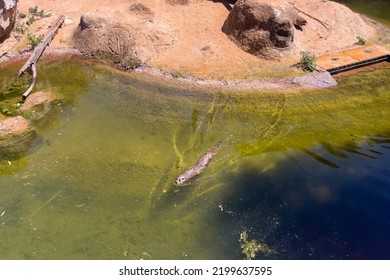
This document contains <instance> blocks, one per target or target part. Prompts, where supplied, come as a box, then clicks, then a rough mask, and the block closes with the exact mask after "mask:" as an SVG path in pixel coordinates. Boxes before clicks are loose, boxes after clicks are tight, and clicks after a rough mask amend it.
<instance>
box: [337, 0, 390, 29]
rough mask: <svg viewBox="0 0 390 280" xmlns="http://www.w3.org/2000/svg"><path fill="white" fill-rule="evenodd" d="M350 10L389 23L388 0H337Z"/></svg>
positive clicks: (389, 5) (389, 6)
mask: <svg viewBox="0 0 390 280" xmlns="http://www.w3.org/2000/svg"><path fill="white" fill-rule="evenodd" d="M335 2H339V3H341V4H345V5H347V6H348V7H349V8H351V9H352V10H354V11H356V12H358V13H362V14H365V15H367V16H369V17H371V18H373V19H376V20H379V21H381V22H383V23H385V24H387V25H390V1H388V0H337V1H335Z"/></svg>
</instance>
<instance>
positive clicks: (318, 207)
mask: <svg viewBox="0 0 390 280" xmlns="http://www.w3.org/2000/svg"><path fill="white" fill-rule="evenodd" d="M382 139H383V138H382ZM368 141H371V140H368ZM378 142H381V141H378ZM386 142H387V143H389V141H388V139H387V140H386ZM380 144H383V143H380ZM371 145H372V144H371ZM348 147H349V146H348ZM374 148H375V150H378V151H379V152H381V151H382V150H383V148H381V147H380V146H379V145H375V147H374ZM364 149H365V148H361V149H360V150H364ZM346 151H349V148H348V149H347V150H346ZM344 154H346V152H344V151H342V155H344ZM292 157H294V158H295V160H296V161H298V162H299V163H300V165H302V166H306V167H310V166H311V167H312V168H311V169H309V168H308V170H311V171H310V173H309V176H305V175H304V174H303V173H302V172H301V171H299V168H298V166H296V165H295V163H294V161H291V160H288V158H287V159H286V160H284V161H282V162H279V163H278V164H277V167H275V168H274V169H271V170H269V171H266V172H260V171H259V169H258V168H256V167H254V166H252V165H250V166H249V165H247V166H241V168H240V169H239V170H238V171H237V172H235V173H233V174H230V175H228V176H225V178H224V187H223V188H224V191H223V197H222V198H221V200H222V203H221V204H222V205H223V211H221V212H220V214H219V215H217V217H216V219H217V222H215V221H214V225H215V226H216V227H217V228H219V229H220V234H221V239H226V247H228V246H235V247H236V248H237V254H236V255H234V256H233V255H229V257H231V258H237V259H240V258H241V259H242V258H243V255H242V254H241V252H240V244H239V241H238V239H239V234H240V232H242V231H243V230H247V231H248V234H249V239H257V240H259V241H262V242H265V243H266V244H267V245H268V246H269V247H271V248H272V249H273V250H275V251H276V252H275V253H274V254H271V255H268V256H265V255H258V256H257V258H258V259H389V258H390V242H389V236H390V216H389V215H388V213H389V212H390V188H389V186H390V184H389V183H390V179H389V176H388V173H387V172H386V170H387V171H389V169H388V167H387V166H389V163H390V155H389V154H388V153H387V154H385V153H383V156H380V157H378V158H374V157H367V156H366V152H365V151H364V152H361V151H359V150H358V149H355V148H354V149H352V150H351V152H350V153H348V158H344V157H343V156H342V157H341V158H340V161H339V162H338V165H339V168H336V169H335V168H333V167H334V166H331V165H329V164H326V165H325V166H323V165H321V164H315V163H313V158H311V157H307V153H302V152H297V153H294V154H293V155H292ZM319 162H321V163H323V162H322V160H320V161H319ZM317 165H318V167H316V166H317ZM361 166H371V167H370V168H372V169H373V170H375V172H373V173H370V172H369V170H361V171H360V168H361ZM378 169H381V170H378ZM355 172H357V174H355ZM359 172H360V173H359ZM377 172H379V173H383V174H384V175H383V176H378V175H377ZM385 174H387V175H385ZM227 254H228V253H227Z"/></svg>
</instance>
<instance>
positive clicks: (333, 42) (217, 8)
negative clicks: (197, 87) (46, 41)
mask: <svg viewBox="0 0 390 280" xmlns="http://www.w3.org/2000/svg"><path fill="white" fill-rule="evenodd" d="M268 2H269V1H268ZM273 2H275V3H276V2H278V3H279V4H280V3H281V5H285V4H286V3H289V2H291V3H293V5H294V7H295V8H296V9H298V10H297V12H298V14H299V15H300V16H301V17H302V18H304V19H305V20H306V21H307V24H306V25H305V26H303V27H302V29H301V30H295V32H294V36H295V37H294V42H293V46H292V48H291V49H290V50H289V51H288V52H285V53H284V54H283V56H282V57H281V58H279V59H277V60H269V59H264V58H263V57H258V56H255V55H251V54H249V53H247V52H245V51H244V50H243V49H242V48H240V47H239V46H238V45H237V44H236V43H235V42H233V41H232V40H231V39H230V38H229V36H228V35H227V34H225V33H224V32H223V31H222V27H223V25H224V23H225V21H226V19H227V17H228V15H229V12H230V10H231V9H232V7H233V5H232V4H229V3H228V2H226V1H216V0H215V1H209V0H188V1H173V0H171V1H168V0H166V1H165V0H148V1H146V0H112V1H109V2H108V1H103V0H93V1H89V0H88V1H86V0H77V1H76V0H68V1H58V0H51V1H46V0H37V1H34V5H37V6H38V11H40V10H43V11H44V14H45V15H51V16H50V17H49V16H48V17H43V18H40V17H35V21H34V22H33V23H32V24H30V25H29V26H28V30H27V31H25V32H24V34H21V33H20V32H19V33H18V32H17V31H14V32H13V34H12V36H11V37H10V38H9V39H7V40H6V41H5V42H4V43H3V44H2V45H1V46H0V56H1V55H3V54H4V53H6V52H7V51H10V50H14V51H21V50H25V49H28V47H29V46H28V39H27V37H28V34H34V35H36V36H38V35H39V34H43V33H44V32H45V31H46V30H47V28H48V27H49V26H50V24H51V22H52V21H54V20H55V18H56V15H59V14H63V15H65V16H66V20H65V24H64V25H63V27H62V28H61V29H60V30H59V32H58V34H57V36H56V38H55V39H54V41H53V42H52V44H51V48H74V47H75V45H76V46H79V47H78V48H79V49H80V48H82V47H81V46H80V41H78V44H77V40H80V39H81V44H83V43H84V42H85V44H84V45H85V46H87V47H88V48H90V53H92V54H96V51H95V50H94V48H102V47H101V46H106V47H107V50H109V51H112V53H115V54H116V53H119V52H121V51H122V52H123V53H130V52H132V53H133V54H134V55H136V56H137V58H139V60H140V62H141V64H147V65H148V66H150V67H151V68H152V69H158V71H157V72H159V73H163V75H164V73H170V74H171V75H172V76H174V77H177V78H180V79H182V80H184V79H185V78H184V77H185V76H191V77H194V78H196V81H197V82H196V83H198V84H202V81H205V80H208V81H209V82H208V83H209V84H216V85H218V84H222V85H223V84H227V83H228V84H229V83H230V84H236V85H238V84H239V83H240V81H239V80H241V79H249V80H251V79H252V80H253V79H258V78H264V77H267V78H268V79H267V80H262V81H261V82H259V81H257V82H249V84H250V86H249V87H251V86H252V85H253V84H256V83H268V82H269V86H268V85H266V86H265V87H266V88H268V87H271V88H272V87H274V85H273V84H274V83H275V81H274V80H273V78H280V77H286V76H290V77H291V76H296V75H301V74H302V73H301V71H300V70H298V69H296V68H293V67H291V65H292V64H294V63H296V62H297V61H298V60H299V58H300V55H299V53H300V52H301V51H309V52H311V53H313V54H315V55H320V54H324V53H327V52H330V51H335V50H338V49H343V48H348V47H351V46H353V44H354V43H355V41H356V37H357V36H362V37H364V38H365V39H366V40H367V41H368V42H374V43H375V42H376V41H377V38H378V34H377V32H378V28H377V27H376V26H374V24H367V23H366V22H365V21H363V20H362V19H361V17H360V16H359V15H357V14H355V13H353V12H352V11H350V10H349V9H348V8H346V7H345V6H343V5H340V4H337V3H334V2H332V1H314V0H295V1H281V0H278V1H273ZM31 5H32V4H31V1H27V0H20V1H19V4H18V10H19V12H21V13H23V14H25V15H27V16H26V18H25V19H21V20H20V24H24V23H25V22H26V21H27V20H28V18H29V8H31ZM286 5H287V4H286ZM82 18H84V27H83V26H80V25H79V23H80V19H82ZM86 26H88V27H89V28H90V31H91V32H90V33H88V36H90V34H97V35H98V36H99V37H98V38H100V39H101V40H90V41H88V40H87V37H85V38H84V39H85V40H84V41H83V37H77V34H78V32H79V33H80V29H83V28H85V27H86ZM19 27H20V26H19ZM103 27H105V28H106V29H101V28H103ZM99 28H100V29H101V30H99ZM94 32H95V33H94ZM96 32H100V33H96ZM109 32H111V33H109ZM110 34H114V35H113V36H111V35H110ZM123 34H125V36H124V35H123ZM123 38H127V39H126V40H123ZM121 40H122V41H125V42H122V41H121ZM129 41H131V42H130V43H129ZM93 42H95V44H96V45H93ZM99 44H100V45H99ZM125 47H126V48H125ZM83 51H85V52H88V49H84V50H83ZM113 59H115V57H114V58H113ZM144 71H145V70H144ZM147 72H151V73H157V72H155V71H154V70H153V71H151V70H150V68H148V69H147ZM270 77H271V78H270ZM221 80H231V82H223V81H221ZM289 83H291V80H289V81H288V82H285V80H282V82H280V83H279V84H280V85H281V87H283V86H284V85H285V84H289Z"/></svg>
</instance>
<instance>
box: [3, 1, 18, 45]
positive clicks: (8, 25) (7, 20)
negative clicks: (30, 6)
mask: <svg viewBox="0 0 390 280" xmlns="http://www.w3.org/2000/svg"><path fill="white" fill-rule="evenodd" d="M17 3H18V0H0V43H2V42H4V40H5V39H7V38H8V37H9V35H10V34H11V31H12V29H13V28H14V25H15V21H16V6H17Z"/></svg>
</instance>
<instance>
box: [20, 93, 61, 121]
mask: <svg viewBox="0 0 390 280" xmlns="http://www.w3.org/2000/svg"><path fill="white" fill-rule="evenodd" d="M57 102H59V100H58V99H57V98H56V96H55V95H54V94H53V93H52V92H49V91H38V92H34V93H33V94H30V95H29V96H28V98H27V99H26V101H25V102H24V104H23V106H22V107H20V110H22V111H28V112H30V113H31V118H32V119H41V118H43V117H44V116H45V115H46V114H47V113H48V112H49V111H50V110H51V109H52V108H53V105H54V104H55V103H57Z"/></svg>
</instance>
